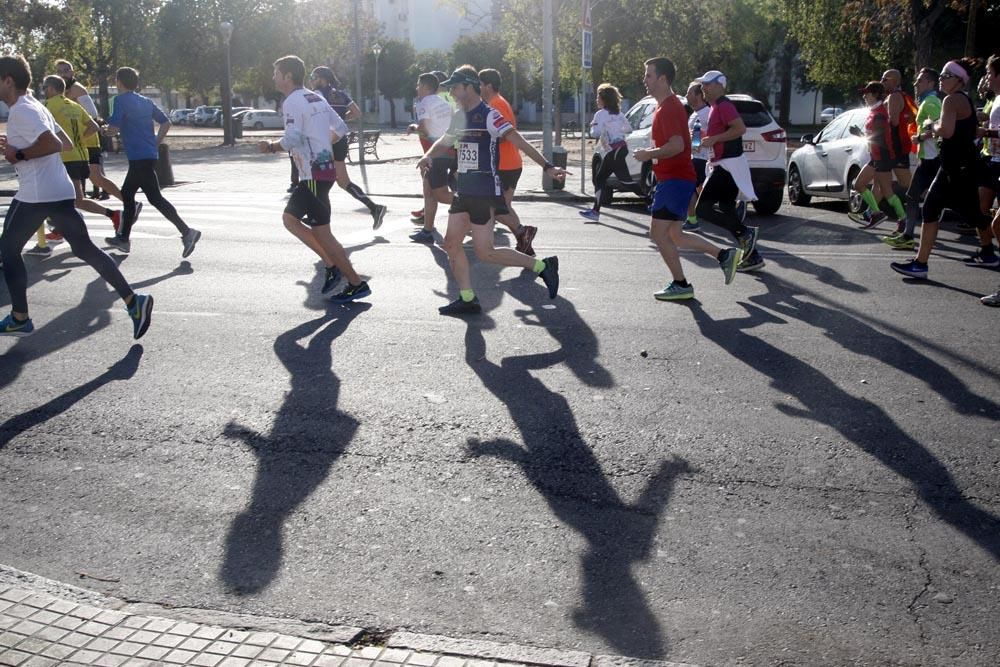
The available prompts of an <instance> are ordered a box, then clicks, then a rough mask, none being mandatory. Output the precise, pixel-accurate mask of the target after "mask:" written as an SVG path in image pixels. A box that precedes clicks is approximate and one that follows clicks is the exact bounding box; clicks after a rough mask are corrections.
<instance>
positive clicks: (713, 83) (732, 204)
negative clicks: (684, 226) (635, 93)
mask: <svg viewBox="0 0 1000 667" xmlns="http://www.w3.org/2000/svg"><path fill="white" fill-rule="evenodd" d="M695 81H697V82H698V83H700V84H701V90H702V92H703V93H704V94H705V100H706V101H707V102H708V103H709V104H710V105H711V106H712V110H711V111H710V112H709V115H708V128H707V131H706V133H705V136H704V137H702V140H701V145H702V147H703V148H706V149H711V151H712V157H711V161H710V162H709V164H708V168H707V174H706V177H705V185H704V186H703V187H702V190H701V195H700V196H699V197H698V205H697V206H696V207H695V215H697V216H698V217H699V218H701V219H702V220H707V221H708V222H711V223H714V224H716V225H718V226H720V227H722V228H723V229H725V230H726V231H728V232H729V233H730V234H732V235H733V237H734V238H735V239H736V242H737V243H739V245H740V250H742V251H743V263H742V264H741V265H740V267H739V270H741V271H754V270H756V269H760V268H763V267H764V258H763V257H761V256H760V253H758V252H755V251H756V249H757V237H758V236H759V234H760V229H759V228H757V227H748V226H746V225H745V224H744V220H746V217H747V201H755V200H756V199H757V194H756V193H755V192H754V189H753V183H752V182H751V179H750V165H749V164H748V163H747V159H746V156H744V155H743V134H744V133H745V132H746V125H745V124H744V123H743V119H742V118H741V117H740V112H739V111H737V110H736V106H735V105H734V104H733V103H732V102H731V101H730V100H729V98H727V97H726V83H727V82H726V76H725V75H724V74H723V73H722V72H720V71H718V70H710V71H708V72H705V74H704V75H703V76H702V77H701V78H698V79H695ZM740 195H742V197H743V198H742V199H739V197H740Z"/></svg>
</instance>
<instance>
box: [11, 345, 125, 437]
mask: <svg viewBox="0 0 1000 667" xmlns="http://www.w3.org/2000/svg"><path fill="white" fill-rule="evenodd" d="M142 352H143V349H142V345H139V344H138V343H137V344H135V345H133V346H132V347H131V348H130V349H129V351H128V353H127V354H126V355H125V356H124V357H122V358H121V359H120V360H119V361H116V362H115V363H114V364H113V365H112V366H110V367H109V368H108V370H106V371H104V372H103V373H101V374H100V375H98V376H97V377H95V378H94V379H93V380H90V381H89V382H86V383H84V384H82V385H80V386H79V387H76V388H74V389H71V390H70V391H67V392H66V393H64V394H62V395H60V396H57V397H56V398H53V399H52V400H50V401H48V402H47V403H45V404H43V405H39V406H38V407H36V408H32V409H31V410H28V411H27V412H22V413H21V414H19V415H14V416H13V417H11V418H10V419H8V420H7V421H5V422H4V423H2V424H0V449H3V448H4V447H5V446H6V445H7V443H9V442H10V441H11V440H13V439H14V438H16V437H17V436H19V435H21V434H22V433H24V432H25V431H28V430H30V429H32V428H34V427H35V426H38V425H40V424H44V423H45V422H47V421H48V420H50V419H52V418H53V417H55V416H57V415H61V414H62V413H64V412H66V411H67V410H69V409H70V408H72V407H73V406H74V405H76V404H77V403H78V402H80V401H81V400H83V399H84V398H86V397H87V396H90V395H91V394H93V393H94V392H95V391H97V390H98V389H100V388H101V387H103V386H104V385H106V384H110V383H111V382H115V381H116V380H129V379H131V378H132V377H133V376H134V375H135V373H136V371H137V370H138V369H139V360H140V359H142Z"/></svg>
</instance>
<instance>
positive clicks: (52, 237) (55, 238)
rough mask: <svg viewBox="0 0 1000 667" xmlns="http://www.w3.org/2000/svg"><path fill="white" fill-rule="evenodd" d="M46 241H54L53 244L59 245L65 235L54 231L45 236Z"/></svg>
mask: <svg viewBox="0 0 1000 667" xmlns="http://www.w3.org/2000/svg"><path fill="white" fill-rule="evenodd" d="M45 240H46V241H52V242H53V243H59V242H60V241H62V240H63V235H62V234H60V233H59V232H57V231H54V230H53V231H51V232H49V233H48V234H46V235H45Z"/></svg>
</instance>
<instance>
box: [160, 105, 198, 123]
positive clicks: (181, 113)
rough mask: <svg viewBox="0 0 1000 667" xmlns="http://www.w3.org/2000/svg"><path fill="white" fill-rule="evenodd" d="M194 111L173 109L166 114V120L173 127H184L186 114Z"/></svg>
mask: <svg viewBox="0 0 1000 667" xmlns="http://www.w3.org/2000/svg"><path fill="white" fill-rule="evenodd" d="M192 111H194V109H174V110H173V111H171V112H170V113H168V114H167V118H168V119H170V122H171V123H173V124H174V125H186V124H187V118H188V114H190V113H191V112H192Z"/></svg>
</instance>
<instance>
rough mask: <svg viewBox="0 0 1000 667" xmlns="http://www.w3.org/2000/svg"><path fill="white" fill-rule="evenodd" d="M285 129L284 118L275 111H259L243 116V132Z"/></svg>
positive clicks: (248, 112)
mask: <svg viewBox="0 0 1000 667" xmlns="http://www.w3.org/2000/svg"><path fill="white" fill-rule="evenodd" d="M284 127H285V117H284V116H282V115H281V114H280V113H278V112H277V111H271V110H269V109H260V110H257V111H247V112H246V113H245V114H243V129H244V130H280V129H283V128H284Z"/></svg>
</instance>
